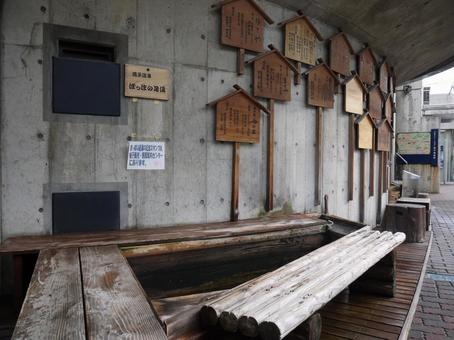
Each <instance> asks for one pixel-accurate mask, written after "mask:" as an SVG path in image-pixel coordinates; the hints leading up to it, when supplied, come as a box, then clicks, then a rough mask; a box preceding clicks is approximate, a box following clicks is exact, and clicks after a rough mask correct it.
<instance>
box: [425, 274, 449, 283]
mask: <svg viewBox="0 0 454 340" xmlns="http://www.w3.org/2000/svg"><path fill="white" fill-rule="evenodd" d="M426 277H427V278H429V279H432V280H434V281H447V282H454V275H449V274H432V273H427V274H426Z"/></svg>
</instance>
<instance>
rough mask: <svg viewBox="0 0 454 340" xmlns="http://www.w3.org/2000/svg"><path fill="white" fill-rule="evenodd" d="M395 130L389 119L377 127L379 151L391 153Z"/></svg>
mask: <svg viewBox="0 0 454 340" xmlns="http://www.w3.org/2000/svg"><path fill="white" fill-rule="evenodd" d="M392 133H393V128H392V126H391V124H390V123H389V121H388V120H387V119H383V120H382V121H380V122H379V123H378V125H377V150H378V151H386V152H389V151H391V136H392Z"/></svg>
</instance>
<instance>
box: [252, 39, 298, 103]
mask: <svg viewBox="0 0 454 340" xmlns="http://www.w3.org/2000/svg"><path fill="white" fill-rule="evenodd" d="M269 47H270V49H271V51H268V52H265V53H263V54H261V55H259V56H257V57H256V58H253V59H251V60H248V61H247V62H246V64H250V63H252V64H253V66H254V96H255V97H262V98H269V99H276V100H282V101H289V100H291V92H292V91H291V86H292V84H291V79H292V78H291V71H293V72H294V73H295V74H296V73H298V70H297V69H296V67H295V66H294V65H293V64H291V63H290V62H289V61H288V60H287V59H286V58H285V57H284V56H283V55H282V54H281V53H280V52H279V51H278V50H277V49H275V48H274V47H273V46H272V45H270V46H269Z"/></svg>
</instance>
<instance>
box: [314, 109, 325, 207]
mask: <svg viewBox="0 0 454 340" xmlns="http://www.w3.org/2000/svg"><path fill="white" fill-rule="evenodd" d="M314 167H315V169H314V173H315V180H314V206H317V205H320V203H321V201H320V199H321V197H320V196H321V195H322V182H323V181H322V172H323V109H322V108H321V107H317V109H316V113H315V160H314Z"/></svg>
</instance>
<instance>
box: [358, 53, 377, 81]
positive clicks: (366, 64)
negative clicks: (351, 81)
mask: <svg viewBox="0 0 454 340" xmlns="http://www.w3.org/2000/svg"><path fill="white" fill-rule="evenodd" d="M376 64H377V60H376V59H375V56H374V53H373V52H372V50H371V49H370V48H369V47H367V46H366V47H365V48H364V49H362V50H361V51H359V52H358V69H359V77H360V78H361V80H362V81H363V83H365V84H367V85H372V84H373V83H374V81H375V65H376Z"/></svg>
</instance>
